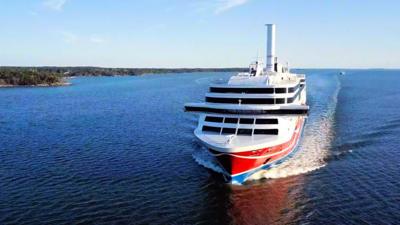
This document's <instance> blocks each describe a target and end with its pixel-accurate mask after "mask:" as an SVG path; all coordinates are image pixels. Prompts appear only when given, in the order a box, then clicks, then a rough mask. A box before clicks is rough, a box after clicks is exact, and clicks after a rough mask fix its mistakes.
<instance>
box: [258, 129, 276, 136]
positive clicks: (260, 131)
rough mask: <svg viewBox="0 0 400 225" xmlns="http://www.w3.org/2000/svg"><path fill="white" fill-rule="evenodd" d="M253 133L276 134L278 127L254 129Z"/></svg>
mask: <svg viewBox="0 0 400 225" xmlns="http://www.w3.org/2000/svg"><path fill="white" fill-rule="evenodd" d="M254 134H269V135H278V129H255V130H254Z"/></svg>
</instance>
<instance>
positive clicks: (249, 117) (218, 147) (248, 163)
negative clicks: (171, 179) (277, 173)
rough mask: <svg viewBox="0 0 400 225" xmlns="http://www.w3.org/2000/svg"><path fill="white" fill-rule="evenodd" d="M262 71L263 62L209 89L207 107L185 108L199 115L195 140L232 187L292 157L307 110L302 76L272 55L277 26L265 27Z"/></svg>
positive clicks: (199, 105) (304, 78)
mask: <svg viewBox="0 0 400 225" xmlns="http://www.w3.org/2000/svg"><path fill="white" fill-rule="evenodd" d="M266 26H267V54H266V55H267V56H266V61H267V63H266V66H265V67H264V65H263V62H262V61H261V60H256V61H255V62H254V63H252V64H250V66H249V70H248V72H244V73H238V74H236V75H234V76H232V77H230V79H229V81H228V82H227V83H226V84H222V85H221V84H218V85H211V86H210V87H209V92H207V93H206V94H205V102H202V103H186V104H185V111H187V112H195V113H199V114H200V115H199V122H198V126H197V128H196V129H195V131H194V135H195V136H196V137H197V139H198V140H199V141H200V143H201V144H202V145H203V146H205V147H206V148H207V149H208V151H209V153H210V154H211V155H212V156H213V157H215V159H216V161H217V162H218V163H219V165H220V167H221V168H223V171H224V177H225V178H226V180H227V181H228V182H230V183H233V184H242V183H244V182H246V180H248V179H249V178H250V177H251V176H252V175H253V174H254V173H256V172H258V171H260V170H266V169H269V168H271V167H274V166H276V165H277V164H279V163H281V162H283V161H284V160H286V159H288V158H290V157H291V156H292V155H293V154H292V153H293V152H294V151H295V149H296V147H297V146H298V144H299V140H300V138H301V134H302V132H303V128H304V124H305V121H306V118H307V114H308V110H309V106H308V105H307V104H306V76H305V75H304V74H296V73H291V72H290V69H289V68H288V67H287V66H283V65H282V64H279V63H278V61H277V57H276V56H275V30H276V26H275V24H267V25H266Z"/></svg>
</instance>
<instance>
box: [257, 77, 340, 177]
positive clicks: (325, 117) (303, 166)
mask: <svg viewBox="0 0 400 225" xmlns="http://www.w3.org/2000/svg"><path fill="white" fill-rule="evenodd" d="M334 82H335V83H336V89H335V90H334V91H333V93H332V94H331V95H330V96H329V98H328V99H326V100H327V101H329V104H328V105H327V107H325V108H324V109H323V110H322V111H320V112H311V113H314V114H312V115H311V116H310V118H309V122H308V123H307V124H306V127H305V128H304V129H305V130H304V134H303V139H302V141H301V143H300V145H299V150H298V151H297V152H296V153H295V155H294V156H293V157H292V158H291V159H289V160H287V161H284V162H283V163H282V164H279V165H277V166H275V167H273V168H270V169H269V170H263V171H259V172H258V173H256V174H254V175H253V176H252V177H251V178H250V179H251V180H258V179H262V178H267V179H275V178H283V177H288V176H294V175H298V174H303V173H308V172H311V171H314V170H317V169H319V168H322V167H324V166H325V164H326V163H325V160H324V159H325V158H326V157H327V156H328V154H329V148H330V147H331V143H332V141H333V138H334V116H335V111H336V106H337V101H338V100H337V99H338V94H339V91H340V88H341V86H340V81H339V78H338V76H335V81H334ZM311 94H314V93H311ZM324 100H325V99H324V98H322V99H318V101H319V102H321V103H319V102H318V103H315V107H318V108H320V107H321V105H320V104H322V103H323V102H324ZM311 117H313V118H311Z"/></svg>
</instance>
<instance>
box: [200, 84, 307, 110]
mask: <svg viewBox="0 0 400 225" xmlns="http://www.w3.org/2000/svg"><path fill="white" fill-rule="evenodd" d="M299 87H300V90H299V91H297V93H296V94H295V96H293V97H291V98H287V103H293V102H294V101H295V100H296V98H297V97H298V96H299V94H300V92H301V90H302V88H303V87H304V84H298V85H297V86H296V87H293V88H295V89H296V90H297V89H299ZM289 89H290V88H289ZM206 102H211V103H227V104H239V103H240V104H264V105H274V104H285V98H243V99H241V98H215V97H206Z"/></svg>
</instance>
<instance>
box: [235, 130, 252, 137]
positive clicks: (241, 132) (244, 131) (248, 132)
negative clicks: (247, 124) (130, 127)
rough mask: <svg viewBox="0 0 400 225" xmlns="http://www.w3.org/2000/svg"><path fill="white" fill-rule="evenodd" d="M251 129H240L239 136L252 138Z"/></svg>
mask: <svg viewBox="0 0 400 225" xmlns="http://www.w3.org/2000/svg"><path fill="white" fill-rule="evenodd" d="M251 132H252V130H251V129H238V135H250V136H251Z"/></svg>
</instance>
